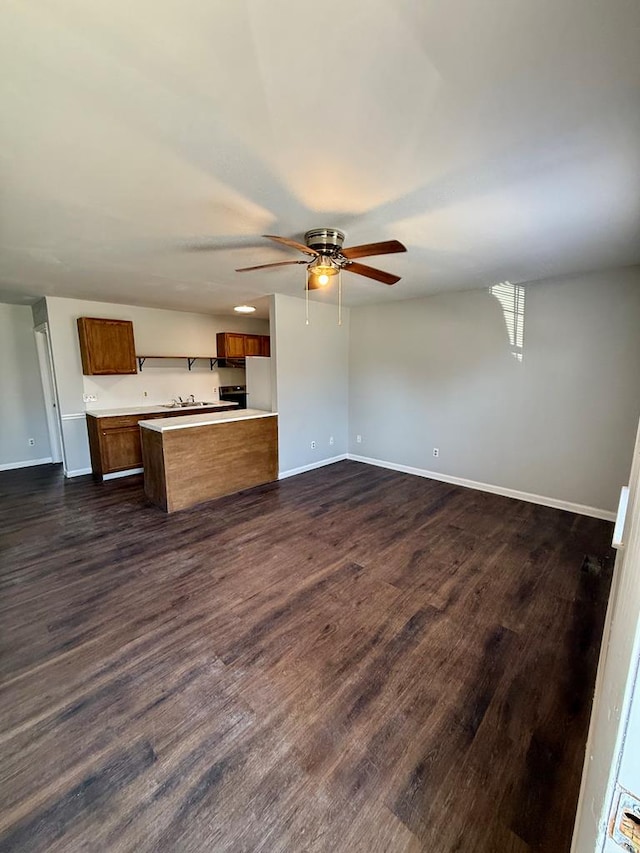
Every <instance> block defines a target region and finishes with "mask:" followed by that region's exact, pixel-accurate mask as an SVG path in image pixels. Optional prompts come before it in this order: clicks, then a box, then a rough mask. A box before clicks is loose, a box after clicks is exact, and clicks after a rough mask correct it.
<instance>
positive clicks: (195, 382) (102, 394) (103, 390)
mask: <svg viewBox="0 0 640 853" xmlns="http://www.w3.org/2000/svg"><path fill="white" fill-rule="evenodd" d="M244 384H245V371H244V369H242V368H231V367H222V368H216V369H214V370H210V369H209V365H208V363H207V362H206V361H197V362H195V363H194V365H193V367H192V368H191V370H188V369H187V363H186V361H185V359H178V358H176V359H175V360H174V359H171V360H169V359H165V360H163V361H162V362H160V361H156V362H153V361H151V360H149V361H147V362H146V363H145V365H144V367H143V369H142V371H141V372H138V373H137V374H136V375H135V376H83V391H84V394H93V395H95V396H96V397H97V398H98V399H97V401H96V402H95V403H94V402H91V403H86V408H87V409H111V408H116V407H118V406H144V405H146V404H149V405H151V406H155V405H159V404H162V403H169V402H170V401H171V400H172V399H173V398H174V397H182V398H185V397H188V396H189V395H190V394H193V396H194V397H195V399H196V400H205V401H207V402H213V401H215V400H218V399H219V397H218V389H219V387H220V385H244ZM214 388H215V389H216V390H215V391H214V390H213V389H214ZM145 392H146V396H145Z"/></svg>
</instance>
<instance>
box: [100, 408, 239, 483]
mask: <svg viewBox="0 0 640 853" xmlns="http://www.w3.org/2000/svg"><path fill="white" fill-rule="evenodd" d="M237 408H238V404H237V403H230V402H222V401H213V402H211V403H200V404H196V403H195V402H194V403H193V404H189V403H184V404H182V405H181V406H180V407H174V406H172V405H164V406H146V407H145V408H141V407H138V406H124V407H120V408H118V409H89V410H87V413H86V415H87V430H88V433H89V451H90V454H91V470H92V472H93V476H94V478H95V479H97V480H102V479H104V478H105V477H111V476H114V475H118V476H120V475H122V474H130V473H131V474H134V473H138V472H139V471H140V470H141V468H142V447H141V445H140V430H139V428H138V422H139V421H144V420H148V419H149V418H170V417H175V416H176V415H183V414H185V413H189V414H191V413H192V412H198V413H200V412H226V411H229V410H232V409H237Z"/></svg>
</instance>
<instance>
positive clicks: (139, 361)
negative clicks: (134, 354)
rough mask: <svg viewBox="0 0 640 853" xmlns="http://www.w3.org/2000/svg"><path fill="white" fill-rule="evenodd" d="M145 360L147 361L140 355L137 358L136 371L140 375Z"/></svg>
mask: <svg viewBox="0 0 640 853" xmlns="http://www.w3.org/2000/svg"><path fill="white" fill-rule="evenodd" d="M146 360H147V359H146V357H145V356H141V355H139V356H138V370H139V371H140V372H141V373H142V365H143V364H144V363H145V361H146Z"/></svg>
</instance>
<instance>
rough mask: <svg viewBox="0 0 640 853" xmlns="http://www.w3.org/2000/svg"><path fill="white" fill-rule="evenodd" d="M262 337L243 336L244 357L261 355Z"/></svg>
mask: <svg viewBox="0 0 640 853" xmlns="http://www.w3.org/2000/svg"><path fill="white" fill-rule="evenodd" d="M261 338H262V335H245V336H244V354H245V355H262V340H261Z"/></svg>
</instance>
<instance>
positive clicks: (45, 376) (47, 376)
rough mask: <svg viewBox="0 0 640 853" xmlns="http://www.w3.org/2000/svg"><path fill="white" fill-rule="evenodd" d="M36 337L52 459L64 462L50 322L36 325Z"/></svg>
mask: <svg viewBox="0 0 640 853" xmlns="http://www.w3.org/2000/svg"><path fill="white" fill-rule="evenodd" d="M33 332H34V337H35V341H36V350H37V353H38V364H39V365H40V380H41V382H42V392H43V394H44V408H45V415H46V418H47V430H48V432H49V446H50V448H51V461H52V462H56V463H57V462H62V461H63V460H64V444H63V440H62V422H61V420H60V405H59V403H58V388H57V385H56V375H55V372H54V369H53V353H52V351H51V337H50V335H49V324H48V323H40V325H38V326H35V328H34V330H33Z"/></svg>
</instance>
